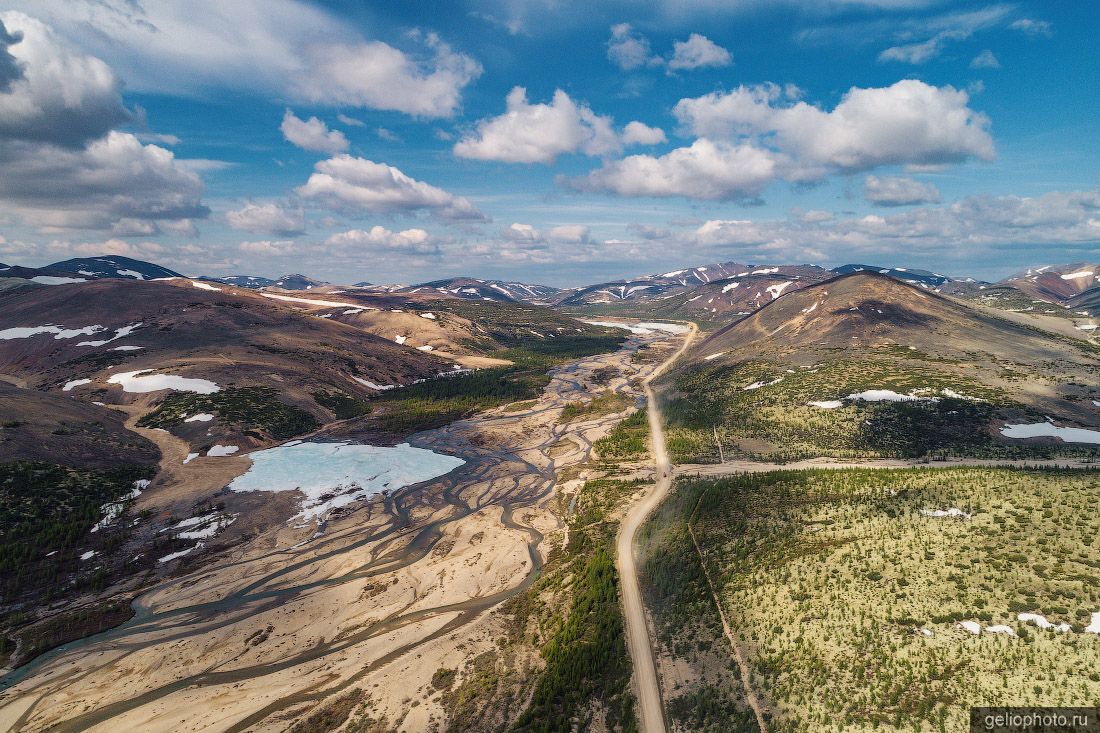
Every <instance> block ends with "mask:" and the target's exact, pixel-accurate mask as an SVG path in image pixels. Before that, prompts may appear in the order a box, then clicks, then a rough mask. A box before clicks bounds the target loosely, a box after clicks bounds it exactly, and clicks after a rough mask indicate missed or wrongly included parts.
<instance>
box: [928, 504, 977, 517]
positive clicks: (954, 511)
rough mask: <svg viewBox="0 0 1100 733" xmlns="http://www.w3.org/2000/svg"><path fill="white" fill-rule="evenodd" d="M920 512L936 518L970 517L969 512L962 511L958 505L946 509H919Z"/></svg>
mask: <svg viewBox="0 0 1100 733" xmlns="http://www.w3.org/2000/svg"><path fill="white" fill-rule="evenodd" d="M920 513H921V514H922V515H923V516H926V517H935V518H937V519H942V518H945V517H953V518H956V517H957V518H958V519H970V514H969V513H968V512H964V511H963V510H962V509H959V508H958V507H955V506H953V507H950V508H948V509H921V510H920Z"/></svg>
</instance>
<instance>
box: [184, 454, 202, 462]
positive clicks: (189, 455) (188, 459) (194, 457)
mask: <svg viewBox="0 0 1100 733" xmlns="http://www.w3.org/2000/svg"><path fill="white" fill-rule="evenodd" d="M198 457H199V454H198V453H188V454H187V457H186V458H184V459H183V464H184V465H187V464H188V463H190V462H191V461H193V460H195V459H196V458H198Z"/></svg>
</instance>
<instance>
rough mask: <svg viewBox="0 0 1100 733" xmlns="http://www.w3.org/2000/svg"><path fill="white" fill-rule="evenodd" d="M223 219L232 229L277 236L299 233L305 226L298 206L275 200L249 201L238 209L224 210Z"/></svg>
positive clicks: (303, 217)
mask: <svg viewBox="0 0 1100 733" xmlns="http://www.w3.org/2000/svg"><path fill="white" fill-rule="evenodd" d="M225 219H226V222H227V223H228V224H229V226H231V227H233V228H234V229H240V230H244V231H249V232H261V233H265V234H274V235H278V236H290V235H294V234H301V233H302V232H304V231H305V228H306V226H305V216H304V214H303V212H302V208H301V207H300V206H299V207H297V208H287V207H284V206H282V205H281V204H278V203H275V202H267V203H254V202H252V201H249V202H248V203H247V204H245V205H244V206H242V207H241V208H239V209H234V210H233V211H228V212H226V214H225Z"/></svg>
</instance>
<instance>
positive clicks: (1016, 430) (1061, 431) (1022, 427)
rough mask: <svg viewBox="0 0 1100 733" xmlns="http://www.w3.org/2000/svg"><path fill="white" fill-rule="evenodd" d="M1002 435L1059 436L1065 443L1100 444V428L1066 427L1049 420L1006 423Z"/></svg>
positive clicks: (1019, 438) (1016, 436) (1026, 436)
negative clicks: (1053, 423) (1016, 423)
mask: <svg viewBox="0 0 1100 733" xmlns="http://www.w3.org/2000/svg"><path fill="white" fill-rule="evenodd" d="M1001 435H1003V436H1005V437H1006V438H1015V439H1017V440H1023V439H1024V438H1058V439H1060V440H1062V441H1063V442H1065V443H1095V444H1100V430H1089V429H1087V428H1065V427H1061V426H1058V425H1052V424H1051V423H1049V422H1036V423H1026V424H1018V425H1005V426H1004V427H1002V428H1001Z"/></svg>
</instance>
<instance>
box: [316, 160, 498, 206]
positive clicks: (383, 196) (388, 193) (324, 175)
mask: <svg viewBox="0 0 1100 733" xmlns="http://www.w3.org/2000/svg"><path fill="white" fill-rule="evenodd" d="M297 193H298V195H299V196H301V197H302V198H304V199H309V200H311V201H313V202H315V203H317V204H320V205H322V206H327V207H329V208H333V209H337V210H355V209H360V210H364V211H370V212H376V213H385V212H399V211H416V210H428V211H432V212H434V213H436V214H438V215H439V216H442V217H444V218H447V219H472V220H484V219H485V215H484V214H482V213H481V212H480V211H478V210H477V209H476V208H475V207H474V205H473V204H471V203H470V202H469V201H468V200H467V199H465V198H463V197H461V196H455V195H454V194H451V193H449V192H447V191H444V190H443V189H441V188H436V187H435V186H432V185H431V184H428V183H425V182H423V181H418V180H416V179H415V178H411V177H410V176H407V175H405V174H404V173H403V172H401V171H400V170H398V169H397V168H394V167H393V166H391V165H386V164H385V163H375V162H374V161H372V160H366V159H364V158H356V157H352V156H350V155H346V154H345V155H337V156H335V157H332V158H329V159H327V160H322V161H319V162H318V163H316V164H315V165H314V172H313V173H312V174H311V175H310V177H309V180H307V181H306V182H305V184H304V185H302V186H299V187H298V189H297Z"/></svg>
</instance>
